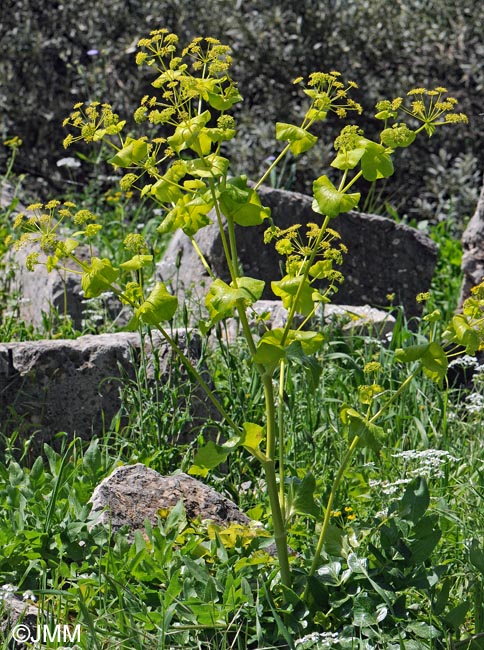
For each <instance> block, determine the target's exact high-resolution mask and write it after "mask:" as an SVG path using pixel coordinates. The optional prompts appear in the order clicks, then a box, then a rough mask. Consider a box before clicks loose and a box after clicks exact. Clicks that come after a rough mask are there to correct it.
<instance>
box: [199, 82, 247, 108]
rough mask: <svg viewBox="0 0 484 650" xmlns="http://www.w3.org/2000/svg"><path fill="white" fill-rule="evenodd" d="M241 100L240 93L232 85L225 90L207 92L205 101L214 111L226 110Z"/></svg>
mask: <svg viewBox="0 0 484 650" xmlns="http://www.w3.org/2000/svg"><path fill="white" fill-rule="evenodd" d="M242 100H243V98H242V95H241V94H240V93H239V91H238V90H237V89H236V88H234V87H233V86H232V87H230V88H228V89H227V90H226V91H225V92H220V93H215V92H207V101H208V103H209V104H210V106H212V108H215V110H216V111H228V110H229V109H230V108H232V106H233V105H234V104H237V103H238V102H241V101H242Z"/></svg>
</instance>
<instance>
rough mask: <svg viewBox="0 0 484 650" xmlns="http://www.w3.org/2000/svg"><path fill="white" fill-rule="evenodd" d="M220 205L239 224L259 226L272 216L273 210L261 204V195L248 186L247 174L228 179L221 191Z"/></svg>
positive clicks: (228, 216)
mask: <svg viewBox="0 0 484 650" xmlns="http://www.w3.org/2000/svg"><path fill="white" fill-rule="evenodd" d="M220 207H221V208H222V212H223V213H224V215H225V216H226V217H227V218H230V219H233V221H235V223H236V224H238V225H239V226H258V225H259V224H261V223H262V222H263V221H264V219H267V218H268V217H270V214H271V210H270V208H266V207H264V206H263V205H262V204H261V200H260V198H259V195H258V194H257V192H256V191H255V190H253V189H252V188H250V187H248V186H247V176H237V177H236V178H231V179H230V180H229V181H227V185H226V187H225V190H224V191H223V192H221V193H220Z"/></svg>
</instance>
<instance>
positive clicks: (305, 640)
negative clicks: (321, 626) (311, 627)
mask: <svg viewBox="0 0 484 650" xmlns="http://www.w3.org/2000/svg"><path fill="white" fill-rule="evenodd" d="M339 638H340V637H339V634H338V633H337V632H313V633H312V634H307V635H306V636H303V637H301V638H300V639H296V641H295V646H296V647H297V648H301V650H302V649H304V650H320V649H321V650H322V649H323V648H330V647H331V646H332V645H333V644H335V643H338V641H339Z"/></svg>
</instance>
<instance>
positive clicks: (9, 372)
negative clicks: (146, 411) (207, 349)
mask: <svg viewBox="0 0 484 650" xmlns="http://www.w3.org/2000/svg"><path fill="white" fill-rule="evenodd" d="M152 336H153V339H152V340H153V344H151V343H150V341H149V340H147V341H146V342H145V352H146V354H147V355H148V356H147V358H148V363H147V374H148V379H149V380H150V379H151V380H153V379H154V377H155V373H154V364H153V363H150V362H149V360H150V359H153V355H152V354H151V352H152V349H153V348H154V349H156V351H157V358H158V363H159V376H160V379H161V382H163V381H167V379H168V376H169V373H170V372H172V370H173V367H174V364H175V366H176V368H179V366H180V364H179V361H178V360H177V359H175V358H174V356H173V353H172V351H171V349H170V348H169V346H168V345H167V344H166V342H164V341H163V339H161V337H160V336H159V335H158V334H157V333H153V335H152ZM174 337H175V338H176V339H177V340H178V345H179V346H180V348H181V349H182V351H184V353H185V354H186V355H187V356H188V357H189V358H190V359H191V360H192V361H193V362H194V363H195V364H197V363H198V362H199V360H200V347H201V346H200V338H199V337H198V336H197V335H196V334H195V333H193V334H190V335H189V336H187V333H186V332H185V330H179V331H176V332H174ZM140 353H141V342H140V338H139V335H138V334H137V333H117V334H100V335H88V336H81V337H79V338H78V339H76V340H41V341H29V342H22V343H5V344H0V422H1V425H2V433H5V434H7V433H9V432H11V431H13V430H15V429H19V430H20V432H21V435H23V436H25V435H28V434H30V433H33V432H36V438H35V444H36V447H38V448H40V449H41V448H42V442H44V441H48V442H49V443H50V444H52V438H53V436H54V435H55V434H56V433H57V432H58V431H65V432H67V433H68V434H69V435H70V436H72V435H74V434H77V435H78V436H79V437H81V438H83V439H90V438H91V437H92V436H95V435H99V434H100V433H101V432H102V430H103V425H104V424H105V425H106V426H108V425H109V423H110V421H111V419H112V417H113V416H114V415H115V414H116V413H117V412H118V410H119V408H120V406H121V397H120V389H121V386H122V382H123V381H126V379H128V380H129V379H133V378H134V375H135V366H136V364H137V362H138V360H139V357H140ZM163 378H165V379H163ZM185 379H186V375H185ZM189 387H190V386H189V384H188V388H187V395H186V396H187V398H188V397H190V400H191V403H190V410H191V412H192V415H193V417H194V418H206V417H207V413H210V411H209V409H208V407H207V406H206V403H205V402H204V400H203V398H202V397H201V394H200V392H196V393H195V395H192V394H191V391H190V390H189ZM180 394H183V391H182V390H181V391H180Z"/></svg>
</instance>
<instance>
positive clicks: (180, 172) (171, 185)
mask: <svg viewBox="0 0 484 650" xmlns="http://www.w3.org/2000/svg"><path fill="white" fill-rule="evenodd" d="M186 174H187V166H186V163H185V162H184V161H180V162H178V161H177V163H176V164H175V165H171V167H168V169H167V170H166V172H165V173H164V174H163V176H162V177H161V178H160V179H158V180H157V181H156V183H154V184H153V185H152V187H151V193H152V194H153V195H154V196H156V198H157V199H158V201H161V203H175V202H176V201H178V199H179V198H180V197H181V196H182V194H183V192H182V190H181V188H180V187H179V185H178V183H179V182H180V181H181V179H182V178H183V177H184V176H186Z"/></svg>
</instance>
